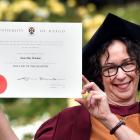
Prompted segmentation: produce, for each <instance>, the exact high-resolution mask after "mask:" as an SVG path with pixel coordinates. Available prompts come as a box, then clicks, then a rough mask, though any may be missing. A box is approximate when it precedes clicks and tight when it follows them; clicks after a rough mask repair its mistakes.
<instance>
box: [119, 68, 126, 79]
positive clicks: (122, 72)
mask: <svg viewBox="0 0 140 140" xmlns="http://www.w3.org/2000/svg"><path fill="white" fill-rule="evenodd" d="M125 77H126V72H125V71H123V69H122V68H121V67H119V68H118V72H117V78H118V79H124V78H125Z"/></svg>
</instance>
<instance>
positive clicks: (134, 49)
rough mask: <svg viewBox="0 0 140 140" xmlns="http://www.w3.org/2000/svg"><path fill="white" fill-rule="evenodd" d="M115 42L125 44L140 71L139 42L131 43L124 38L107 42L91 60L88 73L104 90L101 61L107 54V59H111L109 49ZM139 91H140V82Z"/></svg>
mask: <svg viewBox="0 0 140 140" xmlns="http://www.w3.org/2000/svg"><path fill="white" fill-rule="evenodd" d="M114 40H119V41H121V42H122V43H124V44H125V46H126V50H127V53H128V55H129V56H130V58H132V59H135V60H136V63H137V67H138V70H139V71H140V44H139V43H138V42H134V41H131V40H129V39H127V38H124V37H117V38H113V39H112V40H109V41H107V42H106V43H104V44H103V45H102V46H100V49H98V50H97V51H96V52H95V54H94V55H93V56H92V57H91V58H90V66H89V69H88V72H89V74H90V77H92V78H91V79H92V80H93V81H94V82H95V83H96V84H97V85H98V86H99V87H100V88H101V89H102V90H104V87H103V83H102V73H101V63H100V59H101V57H102V55H104V54H105V53H107V59H106V61H107V60H108V58H109V52H108V47H109V46H110V44H112V43H113V41H114ZM138 89H140V82H139V86H138Z"/></svg>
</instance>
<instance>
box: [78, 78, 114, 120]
mask: <svg viewBox="0 0 140 140" xmlns="http://www.w3.org/2000/svg"><path fill="white" fill-rule="evenodd" d="M82 80H83V89H82V95H83V97H84V98H82V99H81V98H78V99H76V101H77V102H79V103H80V104H82V105H84V106H85V107H86V108H87V109H88V111H89V112H90V114H91V115H92V116H94V117H96V118H97V119H99V120H100V121H104V120H106V119H107V117H110V115H112V113H111V111H110V108H109V105H108V100H107V96H106V94H105V93H104V92H103V91H102V90H101V89H100V88H99V87H98V86H97V85H96V84H95V83H94V82H89V81H88V80H87V79H86V77H84V76H83V77H82Z"/></svg>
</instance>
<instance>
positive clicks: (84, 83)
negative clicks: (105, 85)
mask: <svg viewBox="0 0 140 140" xmlns="http://www.w3.org/2000/svg"><path fill="white" fill-rule="evenodd" d="M82 81H83V85H86V84H88V83H89V81H88V79H87V78H86V77H85V76H84V75H83V76H82Z"/></svg>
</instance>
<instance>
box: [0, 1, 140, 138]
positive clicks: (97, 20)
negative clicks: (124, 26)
mask: <svg viewBox="0 0 140 140" xmlns="http://www.w3.org/2000/svg"><path fill="white" fill-rule="evenodd" d="M78 2H80V1H78V0H66V1H65V2H62V1H59V0H9V1H8V0H1V1H0V20H1V21H36V22H82V23H83V46H84V44H85V43H86V42H87V41H88V40H89V39H90V37H91V36H92V35H93V34H94V33H95V31H96V30H97V29H98V27H99V26H100V25H101V23H102V22H103V20H104V18H105V16H106V15H107V14H108V13H109V12H111V13H114V14H116V15H118V16H120V17H122V18H125V19H127V20H130V21H132V22H135V23H137V24H140V16H139V11H140V3H139V2H132V3H128V4H125V5H113V4H111V5H107V6H104V7H103V8H100V10H98V9H97V7H96V5H95V4H94V3H87V4H86V5H80V4H79V3H78ZM112 26H113V25H112ZM138 98H139V99H140V94H139V97H138ZM67 106H69V104H68V102H67V99H41V98H39V99H11V98H9V99H2V98H1V99H0V107H1V109H2V110H4V112H6V113H7V114H8V116H9V118H10V120H11V121H13V122H14V124H16V125H19V124H20V125H21V124H22V125H25V124H27V123H30V122H34V121H36V120H39V119H40V117H41V116H42V115H43V114H44V113H46V112H47V113H49V114H50V116H53V115H55V114H56V113H58V112H59V111H61V110H62V109H64V108H66V107H67ZM30 137H31V136H30V135H28V134H27V135H26V136H25V139H26V140H28V139H30Z"/></svg>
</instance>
